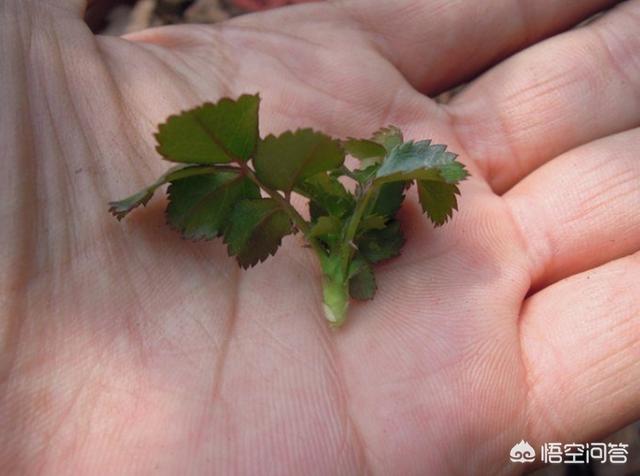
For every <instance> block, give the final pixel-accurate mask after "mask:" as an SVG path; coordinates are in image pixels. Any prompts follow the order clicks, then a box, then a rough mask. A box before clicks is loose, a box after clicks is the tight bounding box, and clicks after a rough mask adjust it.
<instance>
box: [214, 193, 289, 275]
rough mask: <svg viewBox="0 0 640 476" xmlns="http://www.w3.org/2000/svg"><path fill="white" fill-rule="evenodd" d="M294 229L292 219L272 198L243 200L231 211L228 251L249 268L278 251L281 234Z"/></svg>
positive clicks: (244, 266)
mask: <svg viewBox="0 0 640 476" xmlns="http://www.w3.org/2000/svg"><path fill="white" fill-rule="evenodd" d="M292 231H293V228H292V224H291V220H290V219H289V217H288V216H287V214H286V213H285V212H284V211H283V210H282V209H281V208H280V205H278V202H276V201H275V200H273V199H272V198H259V199H257V200H243V201H242V202H240V203H238V204H237V205H236V207H235V208H234V210H233V213H232V214H231V223H230V225H229V227H228V228H227V229H226V230H225V234H224V241H225V243H227V245H228V248H229V255H231V256H235V257H236V259H237V261H238V264H240V266H242V267H243V268H249V267H251V266H254V265H256V264H258V263H259V262H261V261H264V260H265V259H267V258H268V257H269V256H270V255H273V254H275V253H276V251H277V250H278V247H279V246H280V243H281V242H282V238H283V237H284V236H286V235H288V234H290V233H291V232H292Z"/></svg>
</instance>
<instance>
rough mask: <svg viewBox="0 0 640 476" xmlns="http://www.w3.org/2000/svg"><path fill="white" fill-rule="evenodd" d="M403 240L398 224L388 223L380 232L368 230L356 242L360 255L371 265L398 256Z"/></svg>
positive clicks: (395, 222)
mask: <svg viewBox="0 0 640 476" xmlns="http://www.w3.org/2000/svg"><path fill="white" fill-rule="evenodd" d="M404 243H405V238H404V235H403V234H402V230H401V229H400V223H398V222H397V221H395V220H392V221H390V222H389V223H388V224H387V226H386V227H385V228H383V229H382V230H370V231H368V232H367V233H364V234H363V235H362V236H361V237H360V238H358V239H357V240H356V246H357V247H358V251H359V252H360V254H361V255H362V256H363V257H364V258H366V259H367V260H368V261H369V262H371V263H377V262H379V261H383V260H386V259H389V258H393V257H395V256H398V255H399V254H400V250H401V249H402V247H403V246H404Z"/></svg>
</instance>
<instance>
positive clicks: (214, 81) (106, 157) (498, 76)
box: [0, 0, 640, 475]
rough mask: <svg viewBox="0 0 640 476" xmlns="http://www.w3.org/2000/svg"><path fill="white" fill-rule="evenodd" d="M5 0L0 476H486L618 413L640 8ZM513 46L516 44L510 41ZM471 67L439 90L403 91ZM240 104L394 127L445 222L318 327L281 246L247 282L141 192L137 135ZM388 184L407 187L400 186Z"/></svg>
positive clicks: (631, 288)
mask: <svg viewBox="0 0 640 476" xmlns="http://www.w3.org/2000/svg"><path fill="white" fill-rule="evenodd" d="M83 3H84V2H82V1H81V0H47V1H45V0H41V1H38V2H37V1H34V0H4V1H2V2H1V3H0V48H1V49H2V50H1V52H0V58H1V60H0V75H1V77H2V83H3V84H2V88H0V103H1V104H2V108H1V109H0V124H1V127H0V139H1V141H0V142H1V143H2V147H3V153H2V157H3V159H2V160H3V170H4V174H2V177H3V178H2V186H1V187H0V193H1V194H2V195H1V200H0V216H1V217H2V226H1V227H0V243H2V245H3V246H2V268H1V270H2V271H1V272H0V286H1V287H0V296H1V301H0V302H2V305H1V306H0V309H2V311H1V312H2V315H1V320H0V323H1V327H0V343H1V344H0V345H1V346H2V347H1V348H0V356H1V357H0V467H1V468H3V470H6V471H7V472H8V473H9V474H15V473H19V474H23V473H27V474H28V473H36V472H42V473H47V474H151V473H153V474H284V473H288V474H365V473H372V474H402V475H409V474H419V475H422V474H473V473H477V474H499V473H511V472H518V471H520V470H521V469H522V465H515V464H510V463H509V461H508V455H509V450H510V448H511V447H512V446H513V445H514V444H515V443H516V442H518V441H520V440H521V439H525V440H527V441H529V442H530V443H531V444H532V445H534V446H537V445H539V444H541V443H543V442H548V441H568V442H571V441H580V440H585V439H590V438H597V437H600V436H602V435H604V434H607V433H608V432H611V431H613V430H615V429H617V428H618V427H620V426H622V425H624V424H625V423H627V422H630V421H633V419H635V418H638V417H640V399H639V398H638V396H639V395H640V293H639V292H638V282H640V254H639V250H640V213H638V212H639V207H640V161H638V147H639V145H640V129H639V128H638V126H640V97H639V96H638V90H639V88H640V80H639V79H638V78H640V38H639V37H638V35H637V32H638V30H639V28H640V2H639V1H627V2H624V3H623V4H621V5H620V6H618V7H616V8H614V9H613V10H612V11H610V12H608V13H606V14H605V16H604V17H603V18H601V19H599V20H598V21H596V22H595V23H593V24H590V25H589V26H587V27H583V28H580V29H577V30H571V31H568V32H566V33H563V34H558V35H556V36H553V37H552V38H550V39H548V40H545V41H542V42H541V43H539V44H537V45H535V46H531V47H527V46H528V45H529V44H531V43H535V42H536V41H539V40H541V39H542V38H543V37H548V36H550V35H553V34H556V33H559V32H560V31H562V30H564V29H567V28H569V27H570V26H571V25H574V24H575V23H577V22H579V21H580V20H581V19H584V18H586V17H588V16H589V15H590V14H592V13H594V12H597V11H598V10H601V9H603V8H605V7H607V6H609V5H610V4H612V3H615V2H612V1H603V0H584V1H581V2H564V1H559V0H540V1H538V2H531V3H524V2H516V1H515V0H493V1H492V4H491V5H490V6H489V4H488V3H487V2H473V1H468V2H438V1H436V0H423V1H418V0H401V1H396V2H374V1H368V2H367V1H364V0H362V1H356V0H353V1H344V2H336V3H322V4H309V5H303V6H300V7H294V8H290V9H289V8H286V9H282V10H278V11H273V12H268V13H266V14H261V15H255V16H246V17H240V18H237V19H235V20H233V21H230V22H228V23H225V24H220V25H216V26H176V27H167V28H160V29H152V30H148V31H145V32H141V33H137V34H133V35H130V36H128V37H125V38H106V37H94V36H92V35H91V34H90V32H89V31H88V30H87V28H86V27H85V25H84V24H83V22H82V20H81V13H82V9H83V7H84V4H83ZM525 47H527V48H525ZM518 50H523V51H521V52H519V53H517V54H515V55H514V56H512V57H510V58H509V59H506V60H504V61H502V62H501V63H500V64H498V65H497V66H493V67H491V68H490V69H489V70H488V71H487V72H486V73H484V74H483V75H481V76H480V77H479V78H478V79H477V80H474V81H473V82H472V83H471V84H470V85H469V86H468V87H467V88H466V89H465V90H464V92H462V93H461V94H460V95H459V96H457V97H456V98H455V100H454V101H453V102H452V103H451V104H449V105H447V106H441V105H438V104H436V103H435V102H434V101H433V100H431V99H429V98H428V97H427V95H431V96H433V95H434V94H435V93H437V92H439V91H442V90H446V89H447V88H449V87H451V86H453V85H456V84H458V83H460V82H461V81H464V80H467V79H468V78H471V77H473V76H474V75H476V74H478V73H479V72H480V71H482V70H484V69H486V68H489V67H490V66H491V65H492V64H494V63H496V61H498V60H500V59H502V58H505V57H506V56H508V55H509V54H511V53H514V52H516V51H518ZM244 92H248V93H254V92H260V93H261V96H262V98H263V102H262V110H261V121H262V122H261V131H262V133H263V134H265V133H268V132H280V131H282V130H284V129H289V128H296V127H308V126H312V127H314V128H317V129H319V130H322V131H324V132H327V133H329V134H332V135H337V136H341V137H345V136H350V135H353V136H367V135H369V134H370V133H372V132H373V131H374V130H376V129H377V128H379V127H380V126H385V125H388V124H395V125H398V126H399V127H401V128H402V129H403V130H404V131H405V134H406V136H407V137H408V138H415V139H421V138H433V139H434V141H436V142H440V143H446V144H448V145H449V147H450V149H451V150H453V151H456V152H458V153H460V156H461V159H462V161H463V162H465V163H466V164H467V165H468V168H469V170H470V172H471V173H472V178H471V179H470V180H468V181H467V182H465V183H464V184H463V186H462V199H461V204H460V212H459V213H457V214H456V215H455V216H454V219H453V221H452V222H450V223H449V224H447V225H446V226H444V227H443V228H438V229H433V228H432V226H431V225H430V224H429V223H428V221H427V220H426V219H425V218H424V217H423V216H422V215H421V213H420V210H419V208H418V206H416V204H415V198H414V197H412V199H411V200H409V202H411V203H408V204H407V205H406V206H405V208H404V209H403V211H402V216H401V220H402V226H403V228H404V229H405V231H406V235H407V237H408V242H407V245H406V247H405V250H404V253H403V255H402V256H401V257H400V258H397V259H394V260H391V261H389V262H387V263H385V264H383V265H382V266H380V267H379V272H378V279H379V282H378V284H379V290H378V294H377V296H376V299H375V300H374V301H372V302H369V303H366V304H353V305H352V309H351V314H350V317H349V321H348V323H347V325H346V326H345V327H344V328H343V329H341V330H339V331H337V332H334V331H331V330H330V329H329V327H328V326H327V323H326V322H325V321H324V317H323V315H322V309H321V304H320V303H321V297H320V282H319V277H318V275H317V274H318V271H317V265H316V263H315V262H314V261H313V257H312V255H311V253H310V252H309V250H307V249H305V248H304V247H303V246H302V242H301V241H300V239H299V238H298V237H293V238H288V239H287V240H286V241H285V243H284V245H283V248H282V249H281V250H280V251H279V253H278V254H277V255H276V257H274V258H272V259H270V260H269V261H267V262H266V263H264V264H261V265H259V266H257V267H256V268H254V269H252V270H250V271H247V272H243V271H240V270H239V269H238V268H237V266H236V265H235V263H234V262H233V261H232V260H231V259H230V258H228V257H227V256H226V251H225V248H224V245H223V244H222V243H220V242H219V241H214V242H207V243H189V242H186V241H183V240H182V239H180V237H179V236H178V235H177V234H176V233H175V232H173V231H171V230H169V229H168V228H167V227H166V226H165V225H164V218H163V212H162V209H163V207H164V203H163V202H164V200H163V199H159V198H156V199H154V200H153V201H152V202H151V203H150V204H149V206H148V207H147V208H146V209H143V210H138V211H136V212H135V213H133V214H132V215H131V217H130V218H127V220H125V221H124V222H122V223H118V222H116V220H114V219H113V217H111V216H110V215H109V214H108V213H107V202H108V201H109V200H113V199H116V198H120V197H122V196H125V195H127V194H129V193H131V192H133V191H135V190H137V189H138V188H139V187H140V186H142V185H144V184H147V183H148V182H150V180H152V179H154V178H155V177H156V176H157V175H159V174H160V173H161V172H162V171H164V170H165V169H167V168H168V167H169V166H170V164H169V163H166V162H163V161H161V160H159V158H158V156H157V154H156V153H155V152H154V150H153V147H154V144H153V135H152V134H153V131H154V128H155V127H156V125H157V124H158V123H160V122H162V121H164V119H165V118H166V117H167V116H168V115H170V114H173V113H176V112H178V111H180V110H182V109H186V108H189V107H193V106H195V105H198V104H200V103H202V102H204V101H206V100H216V99H218V98H219V97H222V96H237V95H239V94H241V93H244ZM412 193H413V192H412Z"/></svg>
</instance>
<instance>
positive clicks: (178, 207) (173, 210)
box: [167, 172, 260, 240]
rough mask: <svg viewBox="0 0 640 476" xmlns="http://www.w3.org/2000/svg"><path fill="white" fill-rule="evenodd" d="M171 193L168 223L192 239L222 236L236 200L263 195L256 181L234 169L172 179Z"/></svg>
mask: <svg viewBox="0 0 640 476" xmlns="http://www.w3.org/2000/svg"><path fill="white" fill-rule="evenodd" d="M168 194H169V206H168V207H167V221H168V223H169V224H170V225H171V226H172V227H173V228H175V229H177V230H179V231H180V232H182V234H183V236H184V237H185V238H189V239H192V240H199V239H211V238H214V237H216V236H221V235H222V234H223V233H224V230H225V229H226V227H227V226H228V224H229V217H230V215H231V212H232V211H233V209H234V206H235V205H236V203H238V202H239V201H241V200H245V199H253V198H260V190H259V189H258V187H257V186H256V185H255V184H254V183H253V182H251V181H250V180H249V179H247V178H246V177H244V176H242V175H240V174H237V173H233V172H219V173H216V174H210V175H198V176H194V177H188V178H183V179H181V180H175V181H172V182H171V185H170V186H169V190H168Z"/></svg>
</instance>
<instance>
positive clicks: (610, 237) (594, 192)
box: [504, 129, 640, 288]
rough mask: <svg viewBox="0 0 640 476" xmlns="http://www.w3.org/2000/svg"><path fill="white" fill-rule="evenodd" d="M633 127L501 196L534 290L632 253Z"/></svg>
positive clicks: (638, 229) (636, 140)
mask: <svg viewBox="0 0 640 476" xmlns="http://www.w3.org/2000/svg"><path fill="white" fill-rule="evenodd" d="M638 146H640V129H634V130H632V131H627V132H623V133H620V134H617V135H615V136H611V137H608V138H605V139H601V140H599V141H596V142H593V143H591V144H588V145H586V146H583V147H580V148H579V149H575V150H573V151H571V152H568V153H566V154H564V155H562V156H561V157H558V158H557V159H555V160H553V161H551V162H549V163H548V164H545V165H544V166H543V167H542V168H540V169H539V170H537V171H535V172H534V173H533V174H531V175H530V176H529V177H527V178H526V179H525V180H523V181H522V182H520V183H519V184H518V185H517V186H516V187H514V188H513V189H511V190H510V191H509V192H507V193H506V194H505V195H504V198H505V200H506V201H507V204H508V205H509V206H510V208H511V210H512V212H513V217H514V220H515V222H516V223H517V225H518V226H519V227H520V229H521V232H522V233H521V234H522V236H523V239H524V240H525V243H526V247H527V251H528V254H529V258H530V260H531V276H532V286H533V287H534V288H537V287H540V286H542V285H545V284H548V283H550V282H553V281H556V280H558V279H560V278H563V277H565V276H569V275H571V274H575V273H577V272H581V271H583V270H586V269H590V268H592V267H595V266H598V265H600V264H603V263H606V262H608V261H610V260H612V259H615V258H619V257H622V256H625V255H627V254H629V253H633V252H635V251H637V250H638V249H640V160H638V155H637V151H638Z"/></svg>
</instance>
